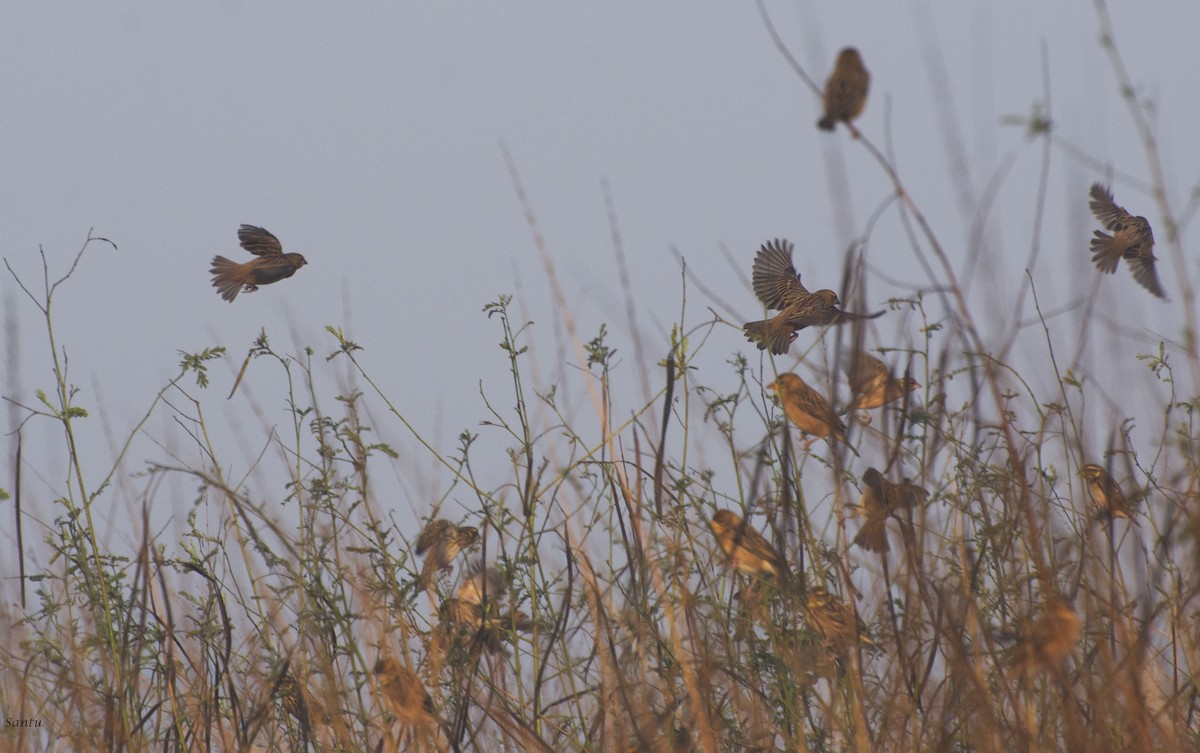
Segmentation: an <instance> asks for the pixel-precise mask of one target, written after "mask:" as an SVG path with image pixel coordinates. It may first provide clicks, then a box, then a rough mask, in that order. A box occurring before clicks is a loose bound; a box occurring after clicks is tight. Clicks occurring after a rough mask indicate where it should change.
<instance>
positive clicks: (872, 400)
mask: <svg viewBox="0 0 1200 753" xmlns="http://www.w3.org/2000/svg"><path fill="white" fill-rule="evenodd" d="M846 376H847V377H848V378H849V380H850V391H851V392H853V393H854V399H853V400H852V401H851V402H850V405H849V406H848V409H849V410H856V409H861V410H868V409H870V408H878V407H880V406H882V405H887V404H888V403H890V402H892V401H893V400H899V399H900V398H902V397H904V396H905V395H906V394H908V393H909V392H912V391H913V390H915V389H917V388H918V387H920V386H921V385H920V384H919V383H918V382H917V380H916V379H913V378H912V377H907V376H906V377H900V378H899V379H896V378H895V377H893V376H892V372H891V371H889V370H888V367H887V365H886V364H885V363H884V362H883V361H880V360H879V359H878V358H875V357H874V356H869V355H867V354H866V353H861V352H859V353H855V354H854V355H853V356H851V358H850V361H849V363H848V364H847V366H846Z"/></svg>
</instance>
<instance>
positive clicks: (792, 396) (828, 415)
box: [767, 372, 858, 455]
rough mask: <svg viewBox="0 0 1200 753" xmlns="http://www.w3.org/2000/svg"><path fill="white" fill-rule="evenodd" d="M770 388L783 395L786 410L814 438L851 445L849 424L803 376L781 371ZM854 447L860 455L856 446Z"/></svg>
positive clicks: (780, 398)
mask: <svg viewBox="0 0 1200 753" xmlns="http://www.w3.org/2000/svg"><path fill="white" fill-rule="evenodd" d="M767 388H768V389H772V390H775V392H776V394H777V395H779V404H780V405H782V406H783V412H784V413H785V414H786V415H787V417H788V419H789V420H790V421H791V422H792V423H793V424H795V425H796V428H798V429H800V431H802V432H804V433H805V434H811V435H813V436H814V437H825V438H828V439H832V440H836V441H838V442H841V443H842V444H844V445H846V446H847V447H850V444H849V443H848V442H847V441H846V425H845V424H844V423H842V421H841V419H839V418H838V417H837V413H835V412H834V410H833V406H832V405H830V404H829V401H828V400H826V399H825V398H824V397H822V396H821V393H819V392H817V391H816V390H814V389H813V388H812V387H810V386H808V384H807V383H805V381H804V380H803V379H801V378H800V377H798V376H796V375H795V374H793V373H791V372H788V373H785V374H780V375H779V376H778V377H777V378H776V379H775V381H774V382H771V383H770V384H768V385H767ZM850 450H851V451H853V452H854V454H856V455H857V454H858V450H855V449H854V448H853V447H850Z"/></svg>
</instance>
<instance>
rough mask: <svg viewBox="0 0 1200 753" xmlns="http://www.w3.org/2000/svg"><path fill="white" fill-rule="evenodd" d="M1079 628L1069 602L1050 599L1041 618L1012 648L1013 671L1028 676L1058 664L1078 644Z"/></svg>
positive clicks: (1076, 616)
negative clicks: (1076, 642)
mask: <svg viewBox="0 0 1200 753" xmlns="http://www.w3.org/2000/svg"><path fill="white" fill-rule="evenodd" d="M1082 627H1083V626H1082V623H1081V622H1080V621H1079V615H1077V614H1075V610H1074V609H1072V608H1071V602H1070V601H1068V600H1067V599H1065V598H1064V597H1062V596H1052V597H1050V598H1049V599H1047V600H1046V606H1045V608H1044V609H1043V610H1042V616H1041V617H1039V618H1038V619H1037V620H1035V621H1034V622H1033V623H1032V624H1030V625H1028V626H1027V627H1026V628H1025V629H1024V630H1022V631H1021V635H1020V637H1019V638H1018V639H1017V644H1016V645H1015V646H1013V652H1012V663H1013V669H1015V670H1017V671H1018V672H1021V673H1023V674H1026V675H1031V674H1035V673H1037V672H1040V671H1044V670H1048V669H1052V668H1054V667H1056V666H1057V665H1059V664H1061V663H1062V661H1063V660H1064V659H1066V658H1067V656H1069V655H1070V654H1071V649H1073V648H1074V647H1075V641H1077V640H1079V634H1080V632H1081V630H1082Z"/></svg>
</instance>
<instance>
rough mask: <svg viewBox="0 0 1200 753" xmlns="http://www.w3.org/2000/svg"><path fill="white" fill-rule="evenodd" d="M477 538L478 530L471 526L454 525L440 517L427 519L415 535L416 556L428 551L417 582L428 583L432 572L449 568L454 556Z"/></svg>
mask: <svg viewBox="0 0 1200 753" xmlns="http://www.w3.org/2000/svg"><path fill="white" fill-rule="evenodd" d="M478 540H479V530H478V529H476V528H473V527H471V526H456V525H454V524H453V523H451V522H450V521H448V520H443V519H442V518H435V519H434V520H431V521H429V523H428V524H427V525H426V526H425V528H424V529H422V531H421V533H420V535H419V536H417V546H416V553H417V556H418V557H419V556H421V555H423V554H426V552H428V554H427V555H426V557H425V564H424V565H423V566H422V567H421V577H420V581H419V582H420V583H424V584H428V583H429V582H430V579H431V577H432V576H433V574H434V573H436V572H437V571H438V570H442V569H449V567H450V563H451V562H452V561H453V560H454V558H455V557H457V556H458V555H459V553H460V552H462V551H463V550H464V549H467V548H469V547H470V546H471V545H472V544H474V543H475V542H476V541H478Z"/></svg>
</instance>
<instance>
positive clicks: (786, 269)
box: [742, 239, 883, 356]
mask: <svg viewBox="0 0 1200 753" xmlns="http://www.w3.org/2000/svg"><path fill="white" fill-rule="evenodd" d="M792 249H793V246H792V244H791V242H790V241H786V240H782V239H776V240H773V241H769V242H767V243H764V244H763V245H762V247H761V248H760V249H759V250H758V254H757V255H756V256H755V257H754V268H753V272H752V274H751V283H752V285H753V287H754V295H756V296H758V300H760V301H762V304H763V306H765V307H766V308H767V309H773V310H777V311H779V313H778V314H776V315H775V316H773V317H772V318H770V319H764V320H762V321H757V322H746V323H745V324H743V325H742V331H743V332H745V334H746V339H747V340H749V341H750V342H752V343H754V344H755V345H757V346H758V349H759V350H770V351H771V352H772V353H774V354H775V355H777V356H778V355H783V354H784V353H786V352H787V351H788V348H789V347H791V344H792V340H795V339H796V332H798V331H799V330H802V329H804V328H805V327H811V326H813V325H818V326H826V325H830V324H839V323H841V322H845V321H851V320H854V319H874V318H875V317H877V316H882V315H883V312H882V311H879V312H876V313H874V314H870V315H863V314H851V313H848V312H845V311H842V310H840V309H839V308H838V305H839V304H840V303H841V302H840V301H839V300H838V297H837V293H835V292H833V291H832V290H818V291H817V292H815V293H810V292H809V291H808V289H807V288H805V287H804V285H802V284H801V283H800V275H798V274H797V273H796V267H795V266H794V265H793V264H792Z"/></svg>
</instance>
